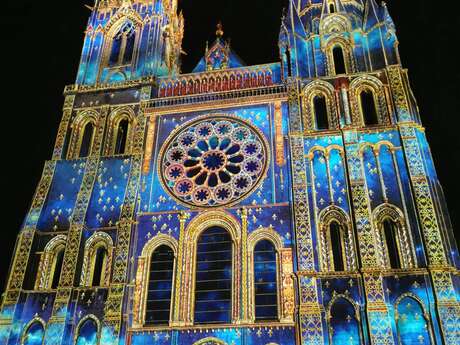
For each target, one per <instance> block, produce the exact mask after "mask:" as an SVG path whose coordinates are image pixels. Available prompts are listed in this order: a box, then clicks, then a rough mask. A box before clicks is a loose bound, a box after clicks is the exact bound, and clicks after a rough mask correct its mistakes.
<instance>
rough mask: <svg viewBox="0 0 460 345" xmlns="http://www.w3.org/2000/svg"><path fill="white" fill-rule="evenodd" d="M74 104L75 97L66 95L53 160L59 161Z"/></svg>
mask: <svg viewBox="0 0 460 345" xmlns="http://www.w3.org/2000/svg"><path fill="white" fill-rule="evenodd" d="M74 102H75V95H67V96H66V98H65V101H64V107H63V115H62V120H61V123H60V125H59V130H58V134H57V137H56V143H55V145H54V151H53V160H57V159H61V158H62V156H63V154H64V152H62V150H63V148H64V144H65V139H66V136H67V131H68V128H69V124H70V119H71V117H72V109H73V105H74Z"/></svg>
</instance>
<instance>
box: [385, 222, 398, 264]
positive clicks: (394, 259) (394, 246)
mask: <svg viewBox="0 0 460 345" xmlns="http://www.w3.org/2000/svg"><path fill="white" fill-rule="evenodd" d="M382 227H383V229H382V230H383V236H384V240H385V245H386V251H387V255H388V262H389V264H390V267H391V268H396V269H399V268H401V258H400V256H399V244H398V239H397V238H398V225H397V224H396V223H395V222H394V221H393V220H391V219H389V218H386V219H385V220H384V221H383V222H382Z"/></svg>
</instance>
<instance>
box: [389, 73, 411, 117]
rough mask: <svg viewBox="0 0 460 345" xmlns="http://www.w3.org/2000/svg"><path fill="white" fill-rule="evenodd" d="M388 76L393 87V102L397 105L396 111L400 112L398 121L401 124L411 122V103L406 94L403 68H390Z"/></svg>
mask: <svg viewBox="0 0 460 345" xmlns="http://www.w3.org/2000/svg"><path fill="white" fill-rule="evenodd" d="M387 70H388V76H389V80H390V85H391V91H392V94H393V100H394V102H395V105H396V110H397V112H398V119H399V121H401V122H408V121H411V120H412V119H411V115H410V109H409V103H408V101H407V97H406V92H405V90H404V85H403V81H402V76H401V67H400V66H389V67H388V68H387Z"/></svg>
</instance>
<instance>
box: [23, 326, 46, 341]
mask: <svg viewBox="0 0 460 345" xmlns="http://www.w3.org/2000/svg"><path fill="white" fill-rule="evenodd" d="M44 336H45V329H44V327H43V324H42V323H41V322H39V321H35V322H33V323H32V324H30V326H29V327H27V329H26V330H25V332H24V335H23V337H22V342H21V345H43V341H44Z"/></svg>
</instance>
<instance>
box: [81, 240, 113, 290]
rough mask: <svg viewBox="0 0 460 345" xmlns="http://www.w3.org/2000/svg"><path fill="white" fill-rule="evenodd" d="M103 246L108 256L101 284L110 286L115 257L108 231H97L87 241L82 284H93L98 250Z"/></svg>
mask: <svg viewBox="0 0 460 345" xmlns="http://www.w3.org/2000/svg"><path fill="white" fill-rule="evenodd" d="M101 247H102V248H104V249H105V250H106V251H107V256H106V257H105V263H104V265H103V269H102V272H101V280H100V285H101V286H108V285H109V284H110V273H111V270H112V259H113V241H112V238H111V237H110V235H108V234H107V233H105V232H95V233H94V234H93V235H92V236H91V237H90V238H88V240H86V242H85V250H84V253H83V265H82V270H81V277H80V286H89V287H90V286H91V282H92V281H93V275H94V267H95V262H96V255H97V250H98V249H99V248H101Z"/></svg>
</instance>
